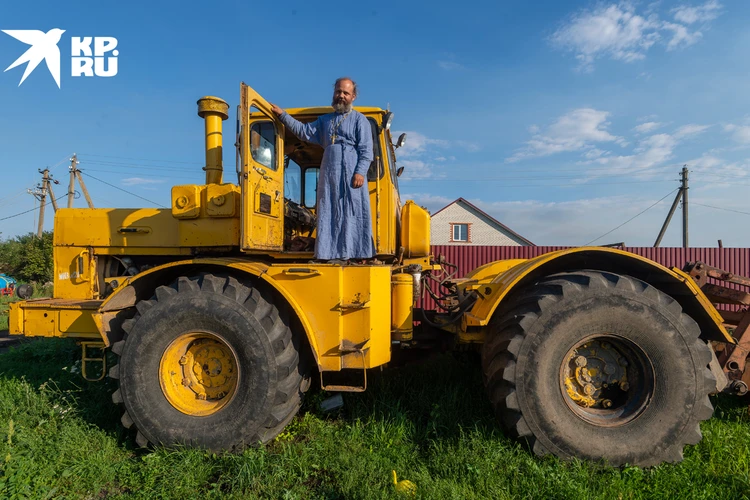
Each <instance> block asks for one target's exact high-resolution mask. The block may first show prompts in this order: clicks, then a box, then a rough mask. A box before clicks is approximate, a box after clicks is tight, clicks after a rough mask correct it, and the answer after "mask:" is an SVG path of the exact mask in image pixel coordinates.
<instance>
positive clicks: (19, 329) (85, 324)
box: [9, 299, 102, 341]
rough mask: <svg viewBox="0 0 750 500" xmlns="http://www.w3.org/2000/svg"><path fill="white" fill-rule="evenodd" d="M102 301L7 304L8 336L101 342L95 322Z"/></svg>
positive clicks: (58, 300)
mask: <svg viewBox="0 0 750 500" xmlns="http://www.w3.org/2000/svg"><path fill="white" fill-rule="evenodd" d="M101 303H102V301H101V300H82V299H34V300H24V301H20V302H12V303H11V304H10V311H9V315H10V325H9V333H10V334H11V335H24V336H26V337H65V338H74V339H81V340H99V341H101V340H102V337H101V334H100V333H99V329H98V328H97V326H96V323H95V322H94V313H95V312H96V311H97V310H98V309H99V306H100V305H101Z"/></svg>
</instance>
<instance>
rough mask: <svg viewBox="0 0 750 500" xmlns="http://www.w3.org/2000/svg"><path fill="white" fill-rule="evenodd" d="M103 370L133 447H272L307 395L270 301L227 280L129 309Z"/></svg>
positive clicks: (182, 281) (196, 282) (282, 319)
mask: <svg viewBox="0 0 750 500" xmlns="http://www.w3.org/2000/svg"><path fill="white" fill-rule="evenodd" d="M136 309H137V311H138V312H137V314H136V315H135V317H134V318H132V319H130V320H127V321H126V322H125V323H124V324H123V329H124V330H125V332H126V337H125V339H124V340H122V341H120V342H117V343H115V344H114V345H113V346H112V349H113V351H114V352H115V353H116V354H117V355H118V356H119V357H120V358H119V363H118V364H117V365H115V366H114V367H113V368H112V369H111V370H110V376H111V377H113V378H116V379H119V382H120V387H119V389H118V390H117V391H116V392H115V393H114V394H113V397H112V399H113V401H115V402H116V403H122V404H124V406H125V413H124V414H123V417H122V423H123V425H124V426H125V427H131V426H135V427H136V428H137V430H138V433H137V438H136V442H137V443H138V444H139V445H140V446H146V445H148V444H149V443H153V444H163V445H167V446H170V445H179V444H186V445H190V446H197V447H200V448H205V449H209V450H214V451H219V450H232V449H241V448H242V447H245V446H248V445H254V444H258V443H261V442H266V441H269V440H270V439H272V438H274V437H275V436H276V435H277V434H278V433H279V432H281V430H282V429H283V428H284V427H285V426H286V424H287V423H288V422H289V421H290V420H291V419H292V418H293V417H294V415H296V413H297V411H298V410H299V407H300V404H301V401H302V395H303V392H304V390H305V389H306V388H307V384H306V383H305V382H306V381H305V379H306V377H307V374H306V373H304V370H303V369H302V367H301V366H300V340H301V339H299V338H298V337H297V336H294V335H293V334H292V331H291V329H290V327H289V318H288V317H287V315H286V314H285V313H284V312H283V309H282V312H280V310H279V308H278V307H277V306H275V305H274V304H273V301H272V297H271V295H270V294H269V293H267V292H265V291H264V290H262V289H260V288H252V287H250V286H246V285H244V284H241V283H240V282H239V281H237V280H236V279H235V278H232V277H218V276H213V275H210V274H205V275H201V276H197V277H184V276H183V277H180V278H179V279H178V280H177V281H175V282H174V283H173V284H172V285H171V286H160V287H159V288H157V289H156V293H155V295H154V297H153V298H152V299H151V300H147V301H140V302H138V303H137V304H136Z"/></svg>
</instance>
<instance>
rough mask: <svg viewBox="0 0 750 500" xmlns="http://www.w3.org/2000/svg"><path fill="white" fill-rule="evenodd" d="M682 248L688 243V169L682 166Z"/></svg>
mask: <svg viewBox="0 0 750 500" xmlns="http://www.w3.org/2000/svg"><path fill="white" fill-rule="evenodd" d="M681 189H682V248H687V247H688V246H689V245H688V169H687V165H684V166H683V167H682V188H681Z"/></svg>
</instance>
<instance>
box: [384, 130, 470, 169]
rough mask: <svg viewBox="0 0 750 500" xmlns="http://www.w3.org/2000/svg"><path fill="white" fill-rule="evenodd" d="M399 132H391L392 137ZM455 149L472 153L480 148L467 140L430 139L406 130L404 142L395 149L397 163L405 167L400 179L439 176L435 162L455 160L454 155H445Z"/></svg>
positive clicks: (396, 135)
mask: <svg viewBox="0 0 750 500" xmlns="http://www.w3.org/2000/svg"><path fill="white" fill-rule="evenodd" d="M400 134H401V132H395V131H394V132H393V135H394V137H398V136H399V135H400ZM456 149H461V150H465V151H467V152H469V153H473V152H476V151H478V150H479V149H480V148H479V146H478V145H477V144H475V143H473V142H469V141H460V140H456V141H446V140H443V139H432V138H430V137H427V136H426V135H424V134H420V133H419V132H413V131H412V132H406V142H405V143H404V145H403V146H402V147H400V148H398V149H397V150H396V158H397V164H398V165H399V166H402V165H403V166H404V167H405V168H404V174H403V175H402V176H401V179H402V180H404V181H408V180H414V179H426V178H428V177H441V176H442V174H439V173H437V172H435V163H443V162H445V161H455V160H456V157H455V156H453V155H450V156H449V155H446V152H450V151H455V150H456Z"/></svg>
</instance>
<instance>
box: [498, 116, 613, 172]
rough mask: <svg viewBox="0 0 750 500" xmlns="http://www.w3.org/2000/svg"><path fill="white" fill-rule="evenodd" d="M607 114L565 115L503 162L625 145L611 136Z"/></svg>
mask: <svg viewBox="0 0 750 500" xmlns="http://www.w3.org/2000/svg"><path fill="white" fill-rule="evenodd" d="M608 116H609V113H607V112H606V111H599V110H596V109H592V108H579V109H574V110H573V111H570V112H569V113H566V114H564V115H563V116H561V117H560V118H558V119H557V121H556V122H555V123H553V124H552V125H550V126H549V128H548V129H547V130H546V131H544V132H543V133H537V134H535V135H534V136H532V138H531V139H530V140H529V141H527V142H526V146H525V147H523V148H521V149H520V150H518V151H516V152H515V153H514V154H513V156H511V157H510V158H508V159H506V161H509V162H514V161H519V160H522V159H525V158H536V157H540V156H549V155H552V154H556V153H563V152H570V151H581V150H583V149H588V148H591V147H593V146H592V144H594V143H602V142H615V143H618V144H621V145H622V144H624V139H623V138H621V137H617V136H615V135H612V134H610V133H609V132H608V131H607V130H606V129H607V127H608V126H609V122H608V121H607V117H608Z"/></svg>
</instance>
